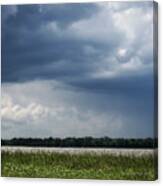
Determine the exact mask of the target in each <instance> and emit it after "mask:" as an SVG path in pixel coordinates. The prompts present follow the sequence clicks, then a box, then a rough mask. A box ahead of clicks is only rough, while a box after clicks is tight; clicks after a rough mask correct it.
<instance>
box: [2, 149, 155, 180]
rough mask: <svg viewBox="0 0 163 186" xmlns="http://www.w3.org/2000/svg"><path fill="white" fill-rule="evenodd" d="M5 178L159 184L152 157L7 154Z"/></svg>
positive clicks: (40, 153)
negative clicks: (151, 181)
mask: <svg viewBox="0 0 163 186" xmlns="http://www.w3.org/2000/svg"><path fill="white" fill-rule="evenodd" d="M1 161H2V163H1V169H2V170H1V174H2V176H4V177H33V178H34V177H38V178H66V179H69V178H75V179H82V178H83V179H121V180H124V179H130V180H155V179H156V174H155V170H154V158H153V156H152V155H143V156H139V157H135V156H121V155H119V156H115V155H109V154H101V155H97V154H90V153H85V154H68V153H56V152H51V153H50V152H37V153H34V152H30V153H25V152H18V151H17V152H9V151H8V152H3V151H2V153H1Z"/></svg>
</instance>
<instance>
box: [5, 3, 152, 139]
mask: <svg viewBox="0 0 163 186" xmlns="http://www.w3.org/2000/svg"><path fill="white" fill-rule="evenodd" d="M152 36H153V2H132V3H130V2H105V3H83V4H82V3H81V4H57V5H55V4H54V5H6V6H2V93H3V98H2V99H3V103H2V120H3V122H2V127H3V130H4V131H5V135H4V136H7V137H9V136H11V134H12V135H13V136H19V135H22V136H49V135H52V136H61V137H64V136H70V135H73V136H85V135H93V136H104V135H106V136H112V137H114V136H116V137H118V136H120V137H123V136H131V137H132V136H133V137H137V136H141V137H142V136H152V135H153V104H154V100H153V99H154V98H153V87H154V85H153V37H152ZM17 124H19V125H17Z"/></svg>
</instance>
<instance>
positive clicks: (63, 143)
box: [1, 137, 157, 148]
mask: <svg viewBox="0 0 163 186" xmlns="http://www.w3.org/2000/svg"><path fill="white" fill-rule="evenodd" d="M1 144H2V145H3V146H4V145H7V146H37V147H40V146H41V147H105V148H107V147H115V148H117V147H121V148H154V147H157V139H152V138H145V139H132V138H129V139H125V138H115V139H114V138H109V137H102V138H93V137H82V138H75V137H69V138H64V139H61V138H52V137H49V138H44V139H42V138H13V139H10V140H3V139H2V141H1Z"/></svg>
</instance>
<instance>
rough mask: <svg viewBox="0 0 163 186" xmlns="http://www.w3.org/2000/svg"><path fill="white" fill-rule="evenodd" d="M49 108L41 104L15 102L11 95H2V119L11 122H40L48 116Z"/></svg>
mask: <svg viewBox="0 0 163 186" xmlns="http://www.w3.org/2000/svg"><path fill="white" fill-rule="evenodd" d="M48 114H49V109H48V108H46V107H44V106H43V105H41V104H37V103H29V104H28V105H24V106H23V105H20V104H15V103H14V102H13V100H12V97H10V96H2V108H1V117H2V120H8V121H11V122H14V123H15V122H22V123H23V122H27V121H28V122H33V123H35V122H38V121H40V120H42V119H44V118H46V117H48Z"/></svg>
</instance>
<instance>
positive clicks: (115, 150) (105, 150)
mask: <svg viewBox="0 0 163 186" xmlns="http://www.w3.org/2000/svg"><path fill="white" fill-rule="evenodd" d="M1 150H2V151H11V152H15V151H22V152H27V153H28V152H40V151H41V152H42V151H44V152H58V153H71V154H82V153H96V154H113V155H120V154H121V155H136V156H141V155H149V154H151V155H153V154H154V153H157V150H153V149H124V148H57V147H17V146H15V147H9V146H5V147H1Z"/></svg>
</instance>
